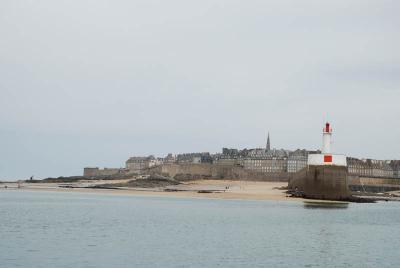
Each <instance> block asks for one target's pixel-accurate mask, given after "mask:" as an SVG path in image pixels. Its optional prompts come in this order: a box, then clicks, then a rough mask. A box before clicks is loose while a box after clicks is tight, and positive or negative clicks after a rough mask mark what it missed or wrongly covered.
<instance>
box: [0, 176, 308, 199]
mask: <svg viewBox="0 0 400 268" xmlns="http://www.w3.org/2000/svg"><path fill="white" fill-rule="evenodd" d="M90 183H91V184H90V185H88V183H87V182H79V183H70V184H68V183H27V182H23V183H20V188H18V183H17V182H7V183H4V182H3V183H2V184H0V191H6V190H21V191H23V190H29V191H50V192H75V193H104V194H119V195H141V196H171V197H192V198H208V199H229V200H272V201H303V200H304V199H302V198H293V197H289V196H287V195H286V191H285V190H284V189H283V188H284V187H286V186H287V183H285V182H253V181H236V180H235V181H234V180H198V181H190V182H185V183H182V184H181V185H177V186H172V187H155V188H127V187H119V188H112V189H110V188H105V189H104V188H94V187H93V185H96V182H95V183H93V182H90ZM97 183H99V184H100V183H106V181H101V182H97ZM112 183H118V181H117V182H116V181H113V182H112ZM5 186H7V189H6V188H5Z"/></svg>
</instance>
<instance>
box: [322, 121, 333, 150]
mask: <svg viewBox="0 0 400 268" xmlns="http://www.w3.org/2000/svg"><path fill="white" fill-rule="evenodd" d="M331 142H332V128H331V125H330V124H329V123H328V122H327V123H326V124H325V127H324V129H323V130H322V153H323V154H330V153H332V152H331Z"/></svg>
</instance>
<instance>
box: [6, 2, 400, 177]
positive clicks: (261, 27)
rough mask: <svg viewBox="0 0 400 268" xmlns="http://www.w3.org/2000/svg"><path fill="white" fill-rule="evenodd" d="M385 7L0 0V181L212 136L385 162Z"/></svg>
mask: <svg viewBox="0 0 400 268" xmlns="http://www.w3.org/2000/svg"><path fill="white" fill-rule="evenodd" d="M399 10H400V2H399V1H395V0H393V1H386V0H375V1H371V0H360V1H350V0H343V1H338V0H335V1H319V0H315V1H299V0H293V1H285V0H276V1H272V0H271V1H268V0H259V1H255V0H246V1H237V0H212V1H209V0H202V1H190V0H181V1H177V0H168V1H165V0H158V1H156V0H129V1H128V0H126V1H122V0H112V1H111V0H110V1H103V0H92V1H88V0H79V1H78V0H76V1H73V0H68V1H60V0H57V1H56V0H42V1H39V0H38V1H33V0H32V1H16V0H2V1H1V2H0V123H1V124H0V180H1V179H26V178H29V176H31V175H35V176H36V177H41V178H43V177H48V176H60V175H80V174H82V172H83V167H85V166H99V167H121V166H124V162H125V160H126V159H127V158H128V157H129V156H132V155H147V154H154V155H156V156H164V155H166V154H167V153H169V152H170V153H184V152H201V151H209V152H219V151H221V148H222V147H234V148H245V147H247V148H254V147H264V146H265V143H266V135H267V132H268V131H269V132H270V133H271V144H272V147H275V148H285V149H296V148H306V149H318V148H320V146H321V131H322V125H323V122H324V120H325V119H326V118H328V119H329V121H331V122H332V124H333V129H334V144H333V148H334V150H335V152H337V153H344V154H346V155H351V156H356V157H369V158H378V159H393V158H397V159H400V139H399V137H400V119H399V118H400V106H399V103H400V50H399V48H400V16H399Z"/></svg>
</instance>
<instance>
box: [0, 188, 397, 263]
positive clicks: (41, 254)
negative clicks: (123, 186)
mask: <svg viewBox="0 0 400 268" xmlns="http://www.w3.org/2000/svg"><path fill="white" fill-rule="evenodd" d="M0 267H1V268H8V267H44V268H50V267H51V268H53V267H107V268H111V267H400V203H396V202H379V203H375V204H349V206H347V207H345V208H343V207H341V208H327V207H309V206H306V205H305V204H303V203H302V202H299V201H243V200H215V199H196V198H174V197H149V196H133V195H110V194H109V195H107V194H97V193H95V194H93V193H51V192H30V191H22V190H1V191H0Z"/></svg>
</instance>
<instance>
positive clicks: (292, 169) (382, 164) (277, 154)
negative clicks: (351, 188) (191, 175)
mask: <svg viewBox="0 0 400 268" xmlns="http://www.w3.org/2000/svg"><path fill="white" fill-rule="evenodd" d="M319 153H321V151H319V150H318V151H308V150H304V149H303V150H300V149H298V150H295V151H290V150H284V149H280V150H277V149H271V148H270V140H269V135H268V140H267V145H266V147H265V148H255V149H243V150H238V149H230V148H223V149H222V152H221V153H217V154H210V153H208V152H203V153H188V154H178V155H173V154H168V155H167V156H166V157H163V158H156V157H154V156H152V155H150V156H145V157H141V156H135V157H130V158H129V159H128V160H127V161H126V162H125V168H120V169H107V168H105V169H99V168H85V170H84V175H85V176H96V175H110V174H112V173H114V174H115V173H136V174H141V173H143V172H144V171H146V170H147V169H149V168H152V167H156V166H159V165H165V164H190V163H191V164H213V165H223V166H239V167H242V168H244V169H247V170H251V171H256V172H261V173H296V172H298V171H300V170H301V169H303V168H305V167H307V160H308V155H309V154H319ZM347 165H348V172H349V174H350V175H355V176H362V177H377V178H400V160H391V161H384V160H373V159H357V158H353V157H348V158H347Z"/></svg>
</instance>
